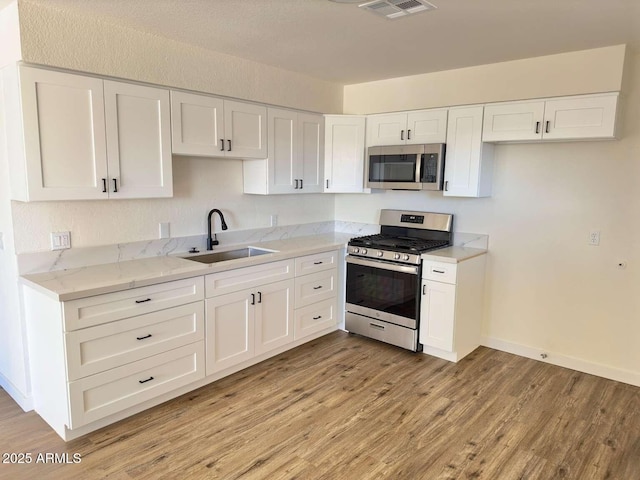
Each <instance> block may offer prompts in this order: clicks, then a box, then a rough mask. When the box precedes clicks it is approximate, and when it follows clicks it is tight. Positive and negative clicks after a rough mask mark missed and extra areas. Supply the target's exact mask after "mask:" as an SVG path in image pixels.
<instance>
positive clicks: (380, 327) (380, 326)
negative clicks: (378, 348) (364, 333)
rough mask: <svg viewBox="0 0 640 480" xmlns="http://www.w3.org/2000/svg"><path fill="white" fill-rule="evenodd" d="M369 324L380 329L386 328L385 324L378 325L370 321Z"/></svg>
mask: <svg viewBox="0 0 640 480" xmlns="http://www.w3.org/2000/svg"><path fill="white" fill-rule="evenodd" d="M369 326H370V327H372V328H376V329H378V330H384V326H383V325H378V324H377V323H370V324H369Z"/></svg>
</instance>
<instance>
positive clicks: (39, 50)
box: [19, 0, 342, 113]
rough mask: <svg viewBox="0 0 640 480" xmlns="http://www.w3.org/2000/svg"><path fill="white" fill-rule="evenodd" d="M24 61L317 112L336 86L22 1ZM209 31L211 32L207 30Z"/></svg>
mask: <svg viewBox="0 0 640 480" xmlns="http://www.w3.org/2000/svg"><path fill="white" fill-rule="evenodd" d="M19 7H20V32H21V35H22V56H23V59H24V61H26V62H32V63H38V64H43V65H51V66H55V67H60V68H69V69H72V70H80V71H84V72H92V73H97V74H102V75H110V76H115V77H121V78H127V79H132V80H139V81H143V82H150V83H156V84H159V85H167V86H172V87H177V88H184V89H189V90H196V91H200V92H210V93H215V94H218V95H226V96H230V97H236V98H243V99H247V100H252V101H256V102H264V103H269V104H273V105H282V106H286V107H292V108H300V109H303V110H311V111H316V112H323V113H339V112H341V110H342V86H341V85H338V84H335V83H331V82H326V81H322V80H317V79H314V78H311V77H307V76H304V75H300V74H297V73H294V72H289V71H286V70H282V69H278V68H274V67H271V66H268V65H263V64H260V63H256V62H251V61H248V60H243V59H240V58H237V57H232V56H229V55H224V54H220V53H215V52H212V51H209V50H205V49H202V48H197V47H194V46H191V45H187V44H184V43H180V42H176V41H173V40H170V39H168V38H165V37H161V36H158V35H152V34H150V33H147V32H143V31H139V30H134V29H131V28H127V27H123V26H121V25H118V24H115V23H110V21H109V19H107V18H99V17H92V16H88V15H83V14H81V13H78V12H77V11H73V10H65V9H63V8H61V7H60V6H57V5H45V4H42V3H39V4H33V3H31V2H29V1H28V0H22V1H21V2H20V5H19ZM212 28H215V27H214V26H212Z"/></svg>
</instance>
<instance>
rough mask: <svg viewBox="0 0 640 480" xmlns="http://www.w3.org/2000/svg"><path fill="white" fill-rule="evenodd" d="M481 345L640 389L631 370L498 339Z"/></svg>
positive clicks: (639, 380)
mask: <svg viewBox="0 0 640 480" xmlns="http://www.w3.org/2000/svg"><path fill="white" fill-rule="evenodd" d="M480 344H481V345H484V346H485V347H489V348H493V349H495V350H500V351H502V352H507V353H513V354H514V355H519V356H521V357H527V358H531V359H533V360H538V361H540V362H545V363H550V364H552V365H557V366H559V367H565V368H570V369H572V370H577V371H578V372H583V373H588V374H590V375H596V376H598V377H603V378H607V379H609V380H615V381H617V382H622V383H628V384H629V385H634V386H636V387H640V373H639V372H632V371H631V370H624V369H621V368H614V367H610V366H607V365H602V364H600V363H594V362H590V361H588V360H584V359H581V358H575V357H571V356H568V355H562V354H560V353H555V352H550V351H548V350H543V349H540V348H535V347H530V346H527V345H521V344H519V343H513V342H509V341H506V340H501V339H498V338H492V337H485V336H483V337H482V338H481V341H480Z"/></svg>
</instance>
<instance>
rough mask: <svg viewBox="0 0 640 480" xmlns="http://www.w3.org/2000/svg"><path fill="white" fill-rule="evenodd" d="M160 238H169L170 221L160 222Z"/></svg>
mask: <svg viewBox="0 0 640 480" xmlns="http://www.w3.org/2000/svg"><path fill="white" fill-rule="evenodd" d="M158 235H159V238H169V222H160V223H159V224H158Z"/></svg>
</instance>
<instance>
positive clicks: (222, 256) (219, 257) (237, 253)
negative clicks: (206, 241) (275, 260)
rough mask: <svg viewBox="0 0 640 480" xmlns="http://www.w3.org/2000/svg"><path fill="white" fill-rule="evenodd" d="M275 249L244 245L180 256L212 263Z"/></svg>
mask: <svg viewBox="0 0 640 480" xmlns="http://www.w3.org/2000/svg"><path fill="white" fill-rule="evenodd" d="M275 252H276V250H266V249H264V248H256V247H245V248H238V249H236V250H227V251H223V252H212V253H203V254H201V255H190V256H187V257H182V258H184V259H186V260H193V261H194V262H200V263H206V264H212V263H218V262H226V261H227V260H236V259H238V258H248V257H257V256H258V255H265V254H267V253H275Z"/></svg>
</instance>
